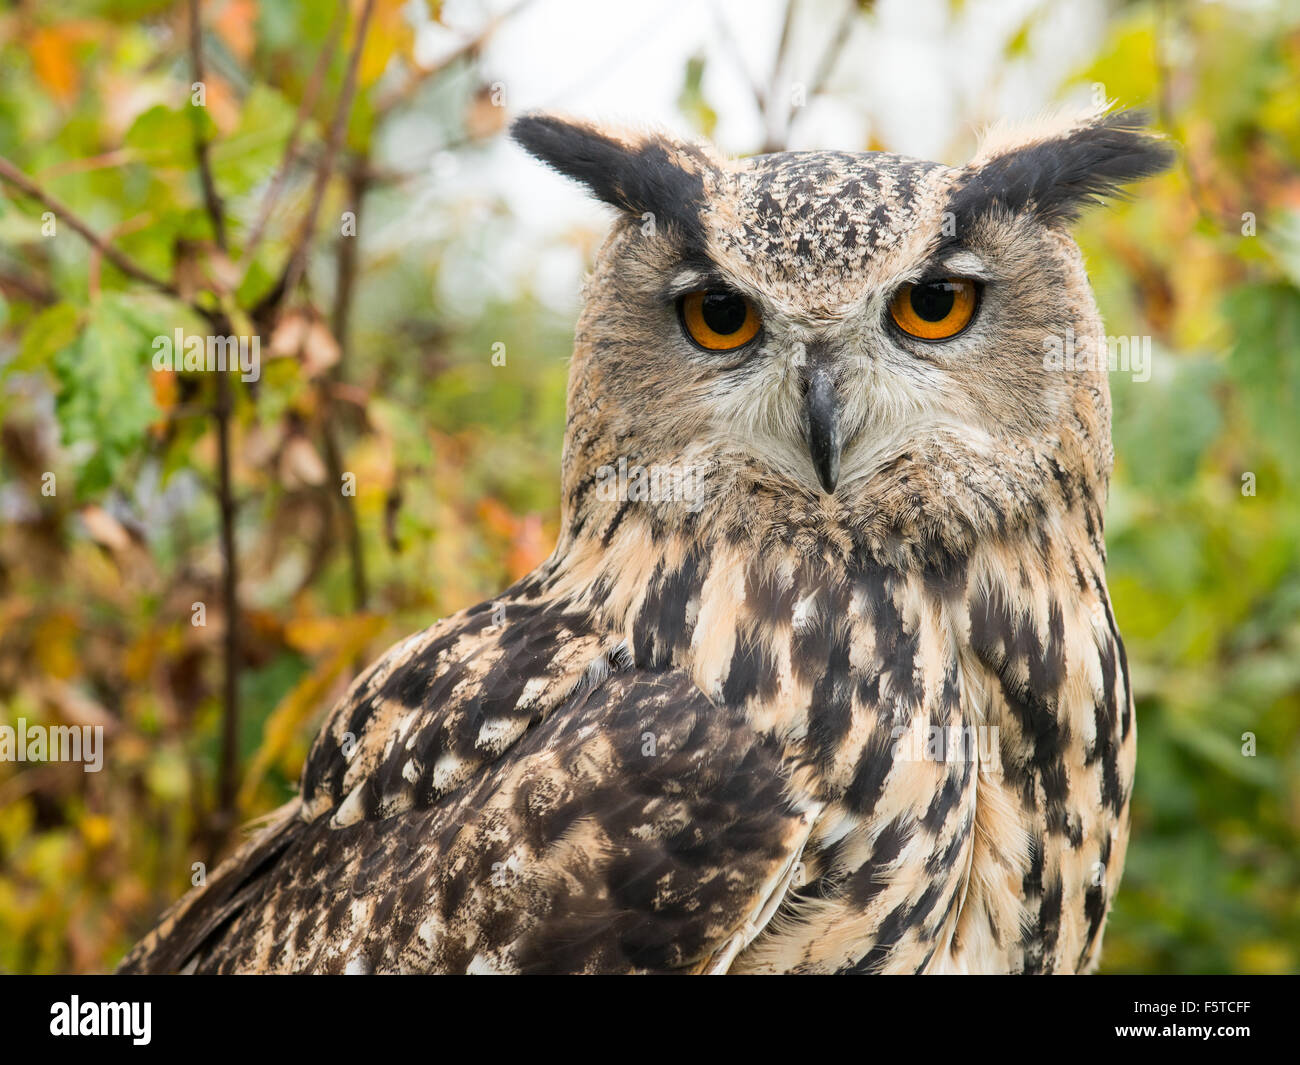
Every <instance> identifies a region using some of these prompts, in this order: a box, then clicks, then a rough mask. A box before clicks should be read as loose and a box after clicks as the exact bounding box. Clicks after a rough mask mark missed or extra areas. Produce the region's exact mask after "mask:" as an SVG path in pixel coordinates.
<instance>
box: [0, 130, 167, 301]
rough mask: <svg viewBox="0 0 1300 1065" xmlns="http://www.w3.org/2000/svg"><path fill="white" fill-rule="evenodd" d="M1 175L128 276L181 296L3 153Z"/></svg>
mask: <svg viewBox="0 0 1300 1065" xmlns="http://www.w3.org/2000/svg"><path fill="white" fill-rule="evenodd" d="M0 178H2V179H3V180H5V181H7V182H9V184H11V185H13V186H14V187H15V188H17V189H18V190H19V191H21V192H22V193H23V194H24V195H26V196H29V197H31V198H32V199H33V200H36V201H37V202H38V203H40V204H41V205H42V206H44V207H47V208H49V209H50V210H51V211H53V212H54V214H55V216H56V217H58V218H61V219H62V220H63V221H64V222H66V223H67V224H68V227H69V228H70V229H72V231H73V232H74V233H77V234H78V235H80V236H81V238H82V239H83V240H85V241H86V243H88V244H89V245H90V246H91V247H93V248H95V249H96V250H97V251H98V252H99V253H100V254H101V255H103V257H104V258H105V259H107V260H108V261H109V262H110V263H112V264H113V265H114V266H116V267H117V268H118V269H119V270H121V271H122V273H124V274H126V276H127V277H130V278H134V279H135V280H136V281H142V282H144V284H146V285H150V286H152V287H153V288H156V289H158V291H160V292H165V293H166V294H167V295H169V296H174V297H176V298H177V299H180V293H179V292H178V291H177V290H176V288H175V286H174V285H172V284H170V283H169V282H167V281H164V280H163V279H162V278H160V277H155V276H154V275H153V274H151V273H150V272H149V271H148V270H146V269H145V268H144V267H143V266H141V265H139V264H138V263H137V262H136V261H135V260H134V259H131V258H129V257H128V256H126V255H124V254H123V253H122V252H120V251H118V250H117V249H116V248H114V247H113V246H112V245H111V244H109V243H108V241H107V240H105V239H104V238H103V237H101V236H100V235H99V234H98V233H96V232H95V231H94V230H93V229H91V228H90V226H88V225H87V224H86V223H85V222H83V221H82V220H81V219H80V218H79V217H78V216H77V215H76V214H74V213H73V212H72V210H71V209H70V208H69V207H68V206H67V205H66V204H64V203H63V202H62V201H60V200H57V199H55V197H53V196H52V195H50V194H49V193H48V192H45V191H44V190H42V189H41V188H39V187H38V186H37V185H36V184H35V183H34V182H33V181H32V179H31V178H29V177H28V176H27V175H26V174H24V173H23V172H22V171H21V170H19V169H18V168H17V167H16V166H14V165H13V163H11V162H10V161H9V160H8V159H6V158H5V157H4V156H0Z"/></svg>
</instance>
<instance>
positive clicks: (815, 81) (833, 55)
mask: <svg viewBox="0 0 1300 1065" xmlns="http://www.w3.org/2000/svg"><path fill="white" fill-rule="evenodd" d="M871 6H872V5H871V4H865V5H862V7H861V8H860V7H859V4H858V2H857V0H848V5H847V6H846V7H845V8H844V14H843V15H841V16H840V21H839V23H838V24H837V25H836V27H835V30H834V32H833V33H832V34H831V38H830V40H829V41H827V42H826V48H825V50H824V51H823V52H822V57H821V59H820V60H819V61H818V63H817V65H816V66H815V67H814V68H813V76H812V81H811V82H810V83H809V85H808V92H807V95H806V96H805V97H804V103H805V104H806V103H808V102H809V101H811V100H812V99H813V97H815V96H820V95H821V94H822V93H823V92H825V91H826V84H827V82H829V81H830V77H831V75H832V74H834V73H835V65H836V64H837V63H838V62H839V60H840V55H841V54H842V53H843V52H844V45H845V44H847V43H848V39H849V35H850V34H851V33H852V31H853V21H854V19H856V18H857V16H858V12H859V10H869V9H870V8H871ZM797 112H798V108H797V107H795V106H794V102H793V100H792V101H791V103H790V108H789V110H788V112H787V113H786V117H785V141H786V142H787V143H788V142H789V140H790V131H791V128H792V127H793V126H794V116H795V114H796V113H797Z"/></svg>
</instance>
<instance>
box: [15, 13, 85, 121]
mask: <svg viewBox="0 0 1300 1065" xmlns="http://www.w3.org/2000/svg"><path fill="white" fill-rule="evenodd" d="M73 43H74V42H73V41H72V39H71V38H70V37H68V36H67V35H66V34H64V33H62V32H61V31H59V30H58V29H56V28H54V27H52V26H41V27H39V28H38V29H36V30H33V31H32V36H31V42H30V43H29V44H28V46H27V47H28V51H29V52H30V53H31V57H32V67H33V69H34V70H35V73H36V77H37V79H38V80H39V81H40V83H41V84H42V85H44V86H45V87H46V88H47V89H49V90H50V94H51V95H52V96H54V97H55V98H56V99H57V100H59V101H60V102H61V103H65V104H66V103H71V102H72V100H73V98H74V97H75V96H76V95H77V62H76V58H75V57H74V56H73V54H72V52H73Z"/></svg>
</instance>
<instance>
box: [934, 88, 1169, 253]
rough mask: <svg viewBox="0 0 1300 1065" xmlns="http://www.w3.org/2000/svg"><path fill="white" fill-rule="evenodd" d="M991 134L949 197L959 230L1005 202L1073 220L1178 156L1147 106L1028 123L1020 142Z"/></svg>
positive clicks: (1050, 220)
mask: <svg viewBox="0 0 1300 1065" xmlns="http://www.w3.org/2000/svg"><path fill="white" fill-rule="evenodd" d="M1030 138H1032V139H1030ZM990 141H991V143H986V145H985V147H984V148H983V149H982V150H981V152H980V154H979V155H978V156H977V157H976V158H975V160H974V161H972V163H971V164H970V166H968V167H967V171H968V173H969V175H970V176H969V177H968V178H967V179H966V181H965V183H964V184H962V185H961V187H960V188H959V189H958V190H957V191H956V192H955V193H954V194H953V196H952V199H951V201H950V203H949V210H951V211H952V212H953V214H954V215H955V216H956V219H957V223H958V228H959V230H960V229H961V227H962V225H963V223H964V222H967V221H969V220H973V219H974V218H976V217H978V216H979V215H981V214H984V213H987V212H989V211H991V210H995V209H998V208H1001V209H1002V210H1004V211H1008V212H1011V213H1012V214H1019V213H1021V212H1025V211H1029V212H1032V213H1033V214H1034V215H1035V216H1036V217H1037V218H1038V219H1039V220H1040V221H1042V222H1043V223H1044V224H1045V225H1049V226H1067V225H1069V224H1070V223H1072V222H1074V221H1075V220H1076V219H1077V218H1078V217H1079V215H1080V214H1081V213H1082V212H1083V210H1084V208H1086V207H1088V206H1089V205H1091V204H1094V203H1100V202H1102V201H1103V200H1105V199H1107V198H1112V197H1117V196H1120V195H1121V192H1120V187H1121V186H1123V185H1126V184H1128V183H1129V182H1131V181H1138V180H1140V179H1141V178H1146V177H1150V176H1152V175H1153V174H1158V173H1160V171H1162V170H1165V169H1166V168H1168V167H1169V166H1170V165H1171V164H1172V163H1173V161H1174V152H1173V149H1172V148H1170V147H1169V145H1168V144H1167V143H1166V142H1165V141H1164V140H1163V139H1162V138H1161V137H1160V136H1159V135H1157V134H1154V133H1152V132H1151V131H1150V130H1149V129H1147V117H1146V115H1145V114H1143V113H1142V112H1140V111H1118V112H1114V113H1112V114H1108V115H1096V114H1094V115H1091V116H1089V117H1087V118H1085V119H1084V120H1083V121H1082V122H1076V123H1074V124H1069V125H1066V126H1064V127H1061V126H1058V127H1057V128H1055V129H1051V128H1047V129H1038V130H1036V131H1035V130H1032V129H1031V130H1026V131H1025V135H1022V138H1021V140H1020V141H1019V143H1016V142H1015V140H1014V139H1012V138H1010V137H1008V135H1007V133H1006V131H1005V130H999V131H997V132H996V133H995V134H994V136H992V137H991V138H990ZM1008 141H1010V143H1008Z"/></svg>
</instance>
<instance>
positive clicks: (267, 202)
mask: <svg viewBox="0 0 1300 1065" xmlns="http://www.w3.org/2000/svg"><path fill="white" fill-rule="evenodd" d="M345 11H346V6H345V5H344V4H342V3H340V4H339V7H338V9H337V10H336V11H335V13H334V19H333V21H332V22H331V23H330V28H329V36H328V37H327V38H326V40H325V43H324V44H323V45H321V51H320V55H319V56H317V57H316V66H315V67H314V68H312V72H311V76H310V77H309V78H308V80H307V85H306V87H305V88H304V89H303V94H302V102H301V103H300V104H299V105H298V113H297V115H295V116H294V120H293V129H292V130H291V131H290V133H289V143H288V144H286V145H285V148H284V158H282V159H281V160H280V165H279V167H278V168H277V169H276V171H275V175H274V176H273V177H272V178H271V184H270V185H269V186H268V187H267V190H266V197H265V198H264V199H263V200H262V206H261V207H260V208H259V209H258V212H257V220H256V221H255V222H254V223H253V228H252V231H251V232H250V233H249V235H248V240H247V241H246V242H245V244H244V253H243V255H241V256H240V260H239V266H240V269H239V272H240V273H241V274H242V273H243V272H244V271H245V269H247V267H248V264H249V263H251V262H252V261H253V255H254V253H255V252H256V251H257V248H258V245H260V244H261V242H262V237H263V235H264V234H265V232H266V224H267V222H268V221H270V218H271V212H272V210H274V208H275V205H276V202H277V201H278V200H279V199H280V194H281V193H282V192H283V191H284V184H285V182H286V181H287V180H288V177H289V170H290V169H291V168H292V166H293V164H294V161H295V160H296V159H297V157H298V142H299V141H300V140H301V139H302V130H303V127H304V126H305V125H306V124H307V117H308V116H309V115H310V114H311V110H312V108H313V107H315V106H316V98H317V96H319V95H320V89H321V85H322V84H324V81H325V72H326V71H327V70H329V66H330V63H331V62H333V60H334V52H335V50H336V49H337V48H338V43H339V37H340V35H341V32H342V29H343V23H344V12H345Z"/></svg>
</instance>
